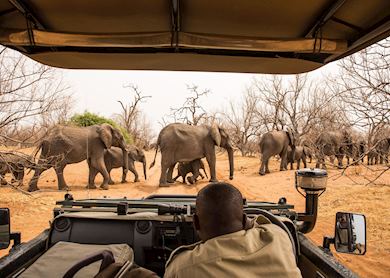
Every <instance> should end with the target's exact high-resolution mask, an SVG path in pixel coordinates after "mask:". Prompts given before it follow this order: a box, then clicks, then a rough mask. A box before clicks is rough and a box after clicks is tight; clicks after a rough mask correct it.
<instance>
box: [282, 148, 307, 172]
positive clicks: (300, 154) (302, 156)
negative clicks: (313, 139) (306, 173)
mask: <svg viewBox="0 0 390 278" xmlns="http://www.w3.org/2000/svg"><path fill="white" fill-rule="evenodd" d="M301 160H302V161H303V166H304V167H305V168H307V163H306V148H305V147H304V146H296V147H295V153H294V157H293V153H292V150H291V148H290V147H288V149H287V163H290V170H294V165H293V164H294V162H295V161H296V162H297V169H299V168H300V165H301Z"/></svg>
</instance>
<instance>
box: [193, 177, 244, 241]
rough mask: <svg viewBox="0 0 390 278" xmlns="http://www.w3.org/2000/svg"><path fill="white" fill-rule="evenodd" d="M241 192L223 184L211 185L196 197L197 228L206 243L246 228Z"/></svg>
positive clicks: (195, 219) (195, 221)
mask: <svg viewBox="0 0 390 278" xmlns="http://www.w3.org/2000/svg"><path fill="white" fill-rule="evenodd" d="M244 221H245V220H244V214H243V200H242V195H241V192H240V191H239V190H238V189H237V188H235V187H234V186H233V185H231V184H228V183H223V182H215V183H210V184H209V185H207V186H206V187H204V188H203V189H202V190H200V191H199V193H198V196H197V197H196V215H195V218H194V223H195V227H196V229H197V230H198V233H199V237H200V238H201V239H202V240H203V241H206V240H208V239H210V238H213V237H217V236H220V235H224V234H229V233H234V232H237V231H240V230H242V229H243V228H244V224H245V222H244Z"/></svg>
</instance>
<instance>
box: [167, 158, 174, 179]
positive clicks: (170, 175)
mask: <svg viewBox="0 0 390 278" xmlns="http://www.w3.org/2000/svg"><path fill="white" fill-rule="evenodd" d="M175 165H176V163H174V164H172V165H171V166H169V167H168V172H167V182H168V183H174V182H175V181H174V179H172V175H173V170H174V169H175Z"/></svg>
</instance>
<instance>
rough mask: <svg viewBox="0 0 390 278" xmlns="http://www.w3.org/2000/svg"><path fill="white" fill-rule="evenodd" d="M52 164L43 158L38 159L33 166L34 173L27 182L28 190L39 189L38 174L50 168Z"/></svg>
mask: <svg viewBox="0 0 390 278" xmlns="http://www.w3.org/2000/svg"><path fill="white" fill-rule="evenodd" d="M51 167H52V166H51V165H50V163H46V162H45V160H44V159H39V162H38V164H37V166H35V170H34V175H33V177H32V178H31V180H30V182H29V184H28V191H29V192H32V191H36V190H39V188H38V179H39V177H40V175H41V174H42V173H43V172H44V171H46V170H47V169H50V168H51Z"/></svg>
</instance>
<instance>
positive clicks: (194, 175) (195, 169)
mask: <svg viewBox="0 0 390 278" xmlns="http://www.w3.org/2000/svg"><path fill="white" fill-rule="evenodd" d="M199 174H200V172H199V168H198V167H193V169H192V177H188V178H187V180H188V182H189V183H190V184H194V183H196V180H197V178H198V177H199Z"/></svg>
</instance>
